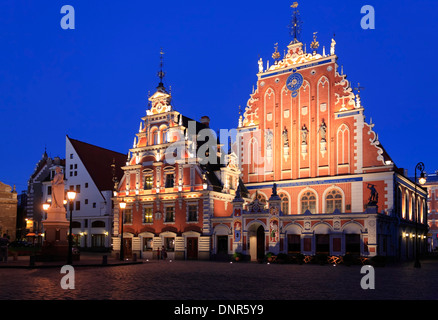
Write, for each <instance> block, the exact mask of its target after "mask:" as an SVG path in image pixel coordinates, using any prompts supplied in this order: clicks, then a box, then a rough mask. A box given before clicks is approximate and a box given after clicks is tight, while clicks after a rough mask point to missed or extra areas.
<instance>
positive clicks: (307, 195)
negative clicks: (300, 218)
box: [300, 191, 316, 214]
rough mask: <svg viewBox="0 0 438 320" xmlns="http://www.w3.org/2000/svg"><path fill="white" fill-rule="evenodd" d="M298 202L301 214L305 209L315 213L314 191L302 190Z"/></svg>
mask: <svg viewBox="0 0 438 320" xmlns="http://www.w3.org/2000/svg"><path fill="white" fill-rule="evenodd" d="M300 203H301V213H302V214H303V213H305V212H306V211H307V210H309V211H310V213H312V214H315V213H316V196H315V193H314V192H312V191H306V192H304V194H303V195H302V196H301V199H300Z"/></svg>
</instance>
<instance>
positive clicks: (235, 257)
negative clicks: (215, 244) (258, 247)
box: [233, 252, 242, 262]
mask: <svg viewBox="0 0 438 320" xmlns="http://www.w3.org/2000/svg"><path fill="white" fill-rule="evenodd" d="M240 259H242V254H241V253H240V252H234V254H233V260H234V261H236V262H237V261H239V260H240Z"/></svg>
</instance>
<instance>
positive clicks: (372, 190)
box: [367, 183, 379, 205]
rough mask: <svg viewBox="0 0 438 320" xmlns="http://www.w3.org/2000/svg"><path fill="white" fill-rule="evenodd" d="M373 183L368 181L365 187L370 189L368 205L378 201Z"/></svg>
mask: <svg viewBox="0 0 438 320" xmlns="http://www.w3.org/2000/svg"><path fill="white" fill-rule="evenodd" d="M374 187H375V185H373V184H370V183H368V186H367V188H368V189H370V198H369V201H368V204H369V205H376V204H377V202H378V201H379V194H378V193H377V190H376V188H374Z"/></svg>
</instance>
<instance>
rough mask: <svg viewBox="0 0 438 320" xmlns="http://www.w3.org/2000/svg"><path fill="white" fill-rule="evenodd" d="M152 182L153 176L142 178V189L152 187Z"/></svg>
mask: <svg viewBox="0 0 438 320" xmlns="http://www.w3.org/2000/svg"><path fill="white" fill-rule="evenodd" d="M153 183H154V177H153V176H147V177H145V179H144V188H143V189H144V190H150V189H152V184H153Z"/></svg>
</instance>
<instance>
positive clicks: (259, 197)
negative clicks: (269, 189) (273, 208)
mask: <svg viewBox="0 0 438 320" xmlns="http://www.w3.org/2000/svg"><path fill="white" fill-rule="evenodd" d="M257 200H259V202H260V203H262V204H264V205H266V198H265V196H264V195H262V194H260V193H257Z"/></svg>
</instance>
